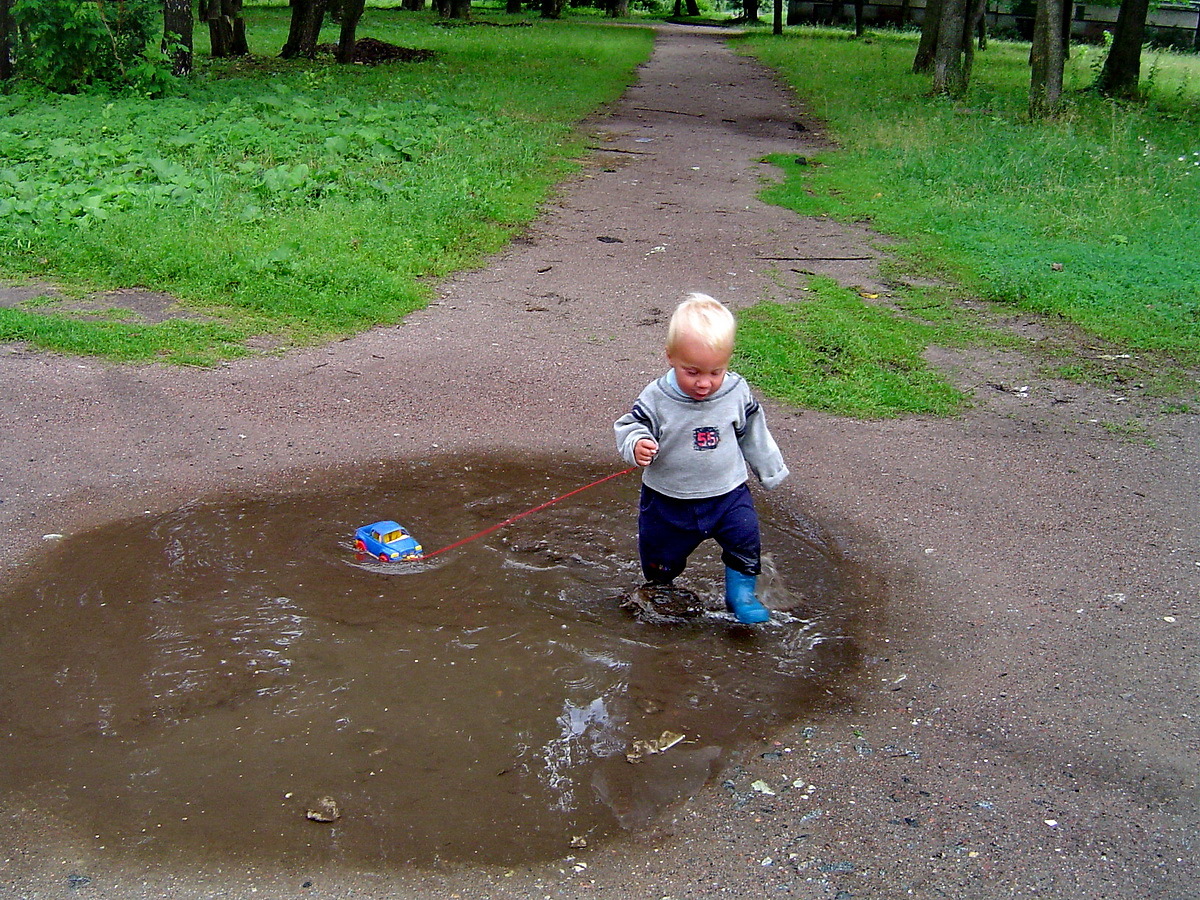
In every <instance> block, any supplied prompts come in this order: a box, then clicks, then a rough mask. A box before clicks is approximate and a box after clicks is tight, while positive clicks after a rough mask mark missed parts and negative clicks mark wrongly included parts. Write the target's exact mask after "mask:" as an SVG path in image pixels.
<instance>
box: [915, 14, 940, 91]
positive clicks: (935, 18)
mask: <svg viewBox="0 0 1200 900" xmlns="http://www.w3.org/2000/svg"><path fill="white" fill-rule="evenodd" d="M941 24H942V0H928V2H927V3H926V4H925V18H924V19H923V20H922V21H921V41H920V43H919V44H917V55H916V58H915V59H914V60H913V66H912V70H913V72H914V73H916V74H918V75H920V74H922V73H924V72H928V71H929V70H930V69H932V68H933V55H934V51H935V50H936V49H937V41H938V29H939V26H940V25H941Z"/></svg>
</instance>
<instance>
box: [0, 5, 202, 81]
mask: <svg viewBox="0 0 1200 900" xmlns="http://www.w3.org/2000/svg"><path fill="white" fill-rule="evenodd" d="M4 5H5V6H7V5H8V0H4ZM194 25H195V19H194V18H193V16H192V0H163V40H162V48H163V52H165V53H167V54H168V55H169V56H170V58H171V71H172V72H173V73H175V74H176V75H187V74H188V73H189V72H191V71H192V31H193V28H194ZM3 55H4V57H7V56H8V54H7V53H4V54H3ZM0 64H2V63H0Z"/></svg>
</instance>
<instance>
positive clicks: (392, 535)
mask: <svg viewBox="0 0 1200 900" xmlns="http://www.w3.org/2000/svg"><path fill="white" fill-rule="evenodd" d="M402 537H404V532H403V531H389V532H388V533H387V534H385V535H384V536H383V542H384V543H385V544H390V543H392V542H393V541H398V540H400V538H402Z"/></svg>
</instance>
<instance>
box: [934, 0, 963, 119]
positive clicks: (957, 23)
mask: <svg viewBox="0 0 1200 900" xmlns="http://www.w3.org/2000/svg"><path fill="white" fill-rule="evenodd" d="M968 24H969V23H968V16H967V0H943V3H942V15H941V21H940V22H939V23H938V40H937V48H936V49H935V51H934V54H933V92H934V93H935V94H945V95H946V96H948V97H961V96H962V95H963V94H965V93H966V92H967V83H968V82H969V81H970V78H971V69H970V52H969V48H970V46H971V40H970V37H969V36H968ZM964 44H965V45H966V46H965V47H964ZM964 53H965V54H967V56H968V58H967V60H966V61H964V59H963V56H964Z"/></svg>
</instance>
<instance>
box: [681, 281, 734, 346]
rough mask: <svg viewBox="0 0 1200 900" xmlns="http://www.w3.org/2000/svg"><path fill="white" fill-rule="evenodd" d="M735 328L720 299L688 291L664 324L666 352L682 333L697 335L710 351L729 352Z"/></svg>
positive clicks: (731, 315)
mask: <svg viewBox="0 0 1200 900" xmlns="http://www.w3.org/2000/svg"><path fill="white" fill-rule="evenodd" d="M736 328H737V323H736V322H735V321H734V318H733V313H731V312H730V311H729V310H728V308H726V306H725V304H723V303H721V301H720V300H714V299H713V298H712V297H710V296H708V294H688V296H687V299H686V300H684V301H683V302H682V303H680V304H679V305H678V306H677V307H675V312H674V313H672V314H671V322H670V324H669V325H667V352H668V353H669V352H671V351H672V350H674V349H675V348H676V347H677V346H678V345H679V341H680V339H681V338H682V337H683V336H684V335H685V334H687V335H693V336H695V337H697V338H699V339H700V341H701V342H702V343H703V344H704V345H705V346H706V347H708V348H709V349H711V350H730V351H732V350H733V335H734V331H735V330H736Z"/></svg>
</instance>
